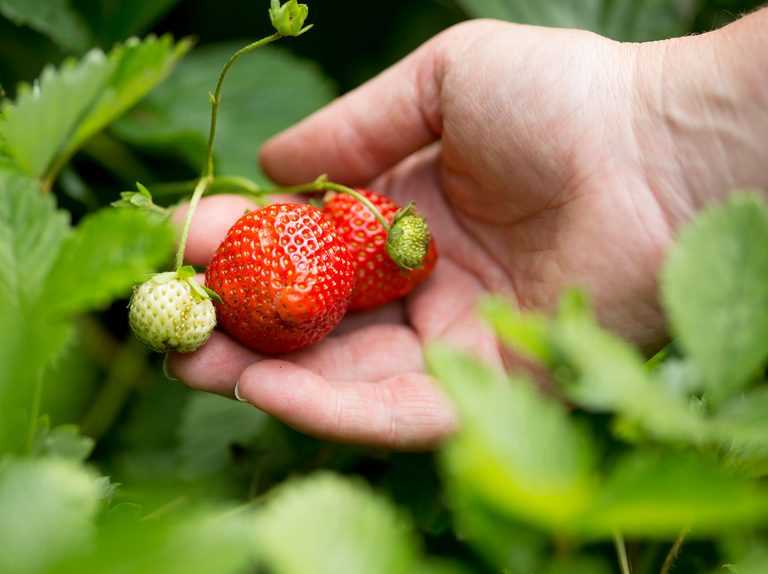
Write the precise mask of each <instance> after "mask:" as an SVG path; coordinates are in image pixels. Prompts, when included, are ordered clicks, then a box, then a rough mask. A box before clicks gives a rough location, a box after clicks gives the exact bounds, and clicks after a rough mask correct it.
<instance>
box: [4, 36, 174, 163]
mask: <svg viewBox="0 0 768 574" xmlns="http://www.w3.org/2000/svg"><path fill="white" fill-rule="evenodd" d="M188 48H189V44H188V43H187V42H182V43H180V44H178V45H176V46H174V44H173V42H172V40H171V39H170V38H169V37H163V38H154V37H150V38H148V39H147V40H145V41H143V42H138V41H129V42H127V43H126V44H124V45H121V46H117V47H116V48H115V49H114V50H112V52H111V53H110V54H109V55H108V56H105V55H104V53H103V52H101V51H98V50H94V51H92V52H90V53H88V54H87V55H86V56H85V57H84V58H83V59H82V60H80V61H79V62H77V61H74V60H68V61H67V62H65V63H64V64H63V65H62V66H61V67H60V68H59V69H55V68H52V67H48V68H46V69H45V70H44V71H43V74H42V76H41V77H40V79H39V80H38V81H37V82H36V83H35V85H34V87H29V86H25V87H22V89H20V90H19V94H18V96H17V98H16V101H15V102H14V103H10V102H7V103H5V104H4V105H3V106H2V116H3V117H2V120H1V121H0V139H2V140H4V142H5V147H6V151H7V152H8V154H9V155H10V156H11V157H12V158H13V160H14V162H15V163H16V164H17V165H18V166H19V168H20V169H22V170H23V171H24V172H25V173H26V174H27V175H30V176H33V177H37V178H47V177H49V176H51V175H55V174H56V172H57V171H58V169H60V168H61V167H62V166H63V165H64V163H66V161H68V160H69V158H70V157H71V155H72V154H73V153H75V151H77V149H78V148H79V147H80V146H81V145H82V144H83V143H85V141H86V140H87V139H88V138H90V137H92V136H93V135H95V134H96V133H97V132H98V131H99V130H101V129H103V128H104V127H105V126H106V125H108V124H109V123H111V122H112V121H114V120H115V119H117V118H118V117H119V116H120V115H122V114H123V113H124V112H125V111H126V110H127V109H128V108H130V107H131V106H133V105H134V104H135V103H136V102H137V101H138V100H139V99H141V98H142V97H143V96H144V95H146V94H147V92H149V91H150V90H151V89H152V88H153V87H154V86H155V85H156V84H157V83H159V82H160V81H162V79H163V78H164V77H165V76H166V75H167V74H168V72H169V71H170V70H171V68H172V67H173V65H174V64H175V63H176V61H177V60H178V59H179V58H180V57H181V56H182V55H183V54H184V53H185V52H186V51H187V49H188Z"/></svg>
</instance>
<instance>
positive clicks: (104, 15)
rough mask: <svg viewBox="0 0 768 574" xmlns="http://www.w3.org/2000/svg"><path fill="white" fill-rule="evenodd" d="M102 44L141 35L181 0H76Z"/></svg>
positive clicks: (105, 44) (77, 5) (106, 44)
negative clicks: (108, 0) (107, 0)
mask: <svg viewBox="0 0 768 574" xmlns="http://www.w3.org/2000/svg"><path fill="white" fill-rule="evenodd" d="M73 1H74V4H75V6H76V7H78V8H79V11H80V13H81V14H83V18H85V20H86V21H87V22H88V25H89V27H90V29H91V30H93V34H94V35H95V36H96V38H97V39H98V42H99V45H101V46H111V45H112V44H114V43H115V42H120V41H122V40H125V39H126V38H128V37H129V36H133V35H136V34H142V33H144V32H145V31H147V30H148V29H149V27H150V26H151V25H152V23H153V22H154V21H156V20H157V19H159V18H160V17H162V16H163V15H164V14H165V13H167V12H168V11H169V10H170V9H171V8H172V7H173V6H174V5H176V4H178V1H179V0H111V1H110V2H104V1H103V0H73Z"/></svg>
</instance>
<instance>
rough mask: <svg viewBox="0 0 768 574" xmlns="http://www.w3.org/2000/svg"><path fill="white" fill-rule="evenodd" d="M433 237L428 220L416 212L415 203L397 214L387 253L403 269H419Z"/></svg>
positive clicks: (389, 237)
mask: <svg viewBox="0 0 768 574" xmlns="http://www.w3.org/2000/svg"><path fill="white" fill-rule="evenodd" d="M431 239H432V237H431V235H430V233H429V226H428V225H427V222H426V221H424V219H423V218H422V217H419V216H418V215H417V214H416V211H415V209H414V208H413V205H408V206H406V207H404V208H403V209H401V210H400V211H399V212H397V213H396V214H395V218H394V220H393V221H392V226H391V227H390V229H389V234H388V236H387V253H389V256H390V257H391V258H392V261H394V262H395V263H397V264H398V266H400V267H401V268H402V269H405V270H407V271H411V270H413V269H419V268H421V267H422V266H423V265H424V260H425V259H426V257H427V252H428V251H429V242H430V241H431Z"/></svg>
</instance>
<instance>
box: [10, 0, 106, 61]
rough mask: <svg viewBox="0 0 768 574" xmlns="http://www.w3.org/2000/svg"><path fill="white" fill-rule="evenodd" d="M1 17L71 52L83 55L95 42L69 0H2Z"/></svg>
mask: <svg viewBox="0 0 768 574" xmlns="http://www.w3.org/2000/svg"><path fill="white" fill-rule="evenodd" d="M0 14H2V15H3V16H5V17H6V18H8V19H10V20H11V21H13V22H15V23H16V24H19V25H22V26H29V27H30V28H32V29H34V30H37V31H38V32H40V33H42V34H45V35H46V36H48V37H49V38H51V39H52V40H53V41H54V42H56V43H57V44H58V45H59V46H61V47H63V48H65V49H67V50H71V51H75V52H82V51H83V50H85V49H86V48H87V47H88V44H89V43H90V41H91V40H90V34H89V32H88V29H87V28H86V26H85V24H84V22H83V21H82V19H81V18H80V16H79V15H78V13H77V12H75V11H74V10H73V9H72V7H71V6H70V3H69V0H0Z"/></svg>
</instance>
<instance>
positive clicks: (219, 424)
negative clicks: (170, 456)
mask: <svg viewBox="0 0 768 574" xmlns="http://www.w3.org/2000/svg"><path fill="white" fill-rule="evenodd" d="M266 422H267V416H266V415H265V414H264V413H263V412H261V411H259V410H257V409H255V408H253V407H252V406H251V405H248V404H245V403H239V402H236V401H233V400H231V399H226V398H224V397H219V396H216V395H209V394H195V395H193V396H192V397H191V398H190V400H189V401H188V402H187V404H186V406H185V409H184V415H183V419H182V421H181V426H180V427H179V443H180V446H179V449H180V452H179V454H180V460H181V467H182V473H183V474H184V475H185V476H187V477H200V476H206V475H211V474H215V473H217V472H220V471H221V470H223V469H225V468H226V467H227V465H228V464H229V463H230V462H231V458H232V451H231V447H232V446H233V445H247V444H249V443H250V442H251V441H253V439H254V438H256V436H258V434H259V432H260V431H261V430H262V429H263V428H264V425H265V424H266Z"/></svg>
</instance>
